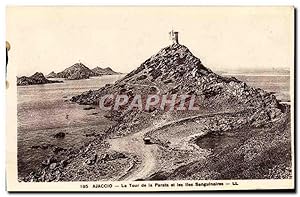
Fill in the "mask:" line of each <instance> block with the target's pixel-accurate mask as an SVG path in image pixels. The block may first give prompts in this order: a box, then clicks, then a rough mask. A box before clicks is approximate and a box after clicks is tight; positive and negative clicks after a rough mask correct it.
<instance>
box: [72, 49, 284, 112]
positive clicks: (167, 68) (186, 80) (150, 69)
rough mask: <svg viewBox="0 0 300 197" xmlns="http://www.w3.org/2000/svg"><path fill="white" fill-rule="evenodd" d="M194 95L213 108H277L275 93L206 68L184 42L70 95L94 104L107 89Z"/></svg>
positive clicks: (83, 102)
mask: <svg viewBox="0 0 300 197" xmlns="http://www.w3.org/2000/svg"><path fill="white" fill-rule="evenodd" d="M153 90H154V93H155V92H156V93H157V92H159V94H196V95H199V96H202V97H203V101H202V102H203V103H202V106H203V107H206V108H211V109H215V110H221V109H223V108H224V109H230V108H232V107H237V108H248V107H256V108H260V107H264V108H274V109H275V108H277V109H279V108H280V105H279V103H278V101H277V100H276V98H275V96H274V95H272V94H270V93H267V92H265V91H264V90H262V89H255V88H252V87H249V86H248V85H247V84H245V83H244V82H242V81H239V80H237V79H236V78H234V77H230V78H227V77H222V76H220V75H217V74H215V73H214V72H212V71H211V70H210V69H208V68H207V67H205V66H204V65H203V64H202V63H201V61H200V59H199V58H197V57H195V56H194V55H193V54H192V53H191V52H190V50H189V49H188V48H187V47H185V46H184V45H180V44H173V45H171V46H168V47H166V48H163V49H162V50H160V51H159V52H158V53H157V54H156V55H153V56H152V57H150V58H149V59H147V60H146V61H145V62H144V63H142V64H141V65H140V66H139V67H138V68H137V69H136V70H134V71H132V72H130V73H129V74H127V75H126V76H125V77H124V78H123V79H121V80H119V81H117V82H116V83H115V84H113V85H112V86H106V87H103V88H100V89H99V90H96V91H89V92H85V93H83V94H82V95H78V96H75V97H73V99H72V100H73V101H75V102H78V103H80V104H97V101H98V99H99V98H100V97H101V96H102V95H103V94H106V93H107V92H114V93H118V92H120V91H122V92H123V93H128V95H129V94H130V93H142V94H147V93H153Z"/></svg>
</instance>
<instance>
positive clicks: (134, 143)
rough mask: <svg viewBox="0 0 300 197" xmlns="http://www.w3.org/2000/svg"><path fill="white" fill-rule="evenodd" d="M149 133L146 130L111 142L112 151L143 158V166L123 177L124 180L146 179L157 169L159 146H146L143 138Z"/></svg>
mask: <svg viewBox="0 0 300 197" xmlns="http://www.w3.org/2000/svg"><path fill="white" fill-rule="evenodd" d="M147 132H149V130H147V129H145V130H143V131H140V132H138V133H135V134H133V135H128V136H125V137H122V138H115V139H110V140H109V143H110V144H111V147H110V148H111V150H114V151H118V152H127V153H133V154H135V155H137V156H139V157H140V158H141V164H140V165H139V166H138V169H137V170H136V171H134V172H132V173H129V174H127V175H125V176H124V177H122V180H131V181H134V180H136V179H141V178H145V177H147V176H148V175H150V173H151V171H152V170H153V169H154V168H155V163H156V158H155V152H156V151H157V145H155V144H148V145H145V144H144V142H143V136H144V134H146V133H147Z"/></svg>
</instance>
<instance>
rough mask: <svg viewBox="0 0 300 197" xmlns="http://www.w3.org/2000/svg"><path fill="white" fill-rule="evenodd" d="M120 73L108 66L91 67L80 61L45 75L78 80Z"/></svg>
mask: <svg viewBox="0 0 300 197" xmlns="http://www.w3.org/2000/svg"><path fill="white" fill-rule="evenodd" d="M118 74H121V73H119V72H116V71H114V70H112V69H111V68H110V67H107V68H100V67H98V66H97V67H95V68H93V69H90V68H88V67H87V66H85V65H84V64H82V63H75V64H74V65H72V66H70V67H68V68H66V69H65V70H63V71H61V72H58V73H55V72H54V71H52V72H50V73H49V74H48V75H46V77H47V78H64V79H67V80H79V79H89V78H90V77H96V76H102V75H118Z"/></svg>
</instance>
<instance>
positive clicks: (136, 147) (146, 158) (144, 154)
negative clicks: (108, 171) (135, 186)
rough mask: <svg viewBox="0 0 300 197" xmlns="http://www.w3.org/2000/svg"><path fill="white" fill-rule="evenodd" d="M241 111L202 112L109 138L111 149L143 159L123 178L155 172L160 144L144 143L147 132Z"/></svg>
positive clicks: (140, 176) (141, 176)
mask: <svg viewBox="0 0 300 197" xmlns="http://www.w3.org/2000/svg"><path fill="white" fill-rule="evenodd" d="M240 112H242V111H240ZM240 112H219V113H211V114H201V115H195V116H191V117H186V118H181V119H178V120H174V121H168V122H167V121H162V122H160V123H159V124H157V125H155V126H153V127H148V128H146V129H144V130H142V131H140V132H137V133H134V134H130V135H127V136H125V137H120V138H114V139H109V140H108V142H109V143H110V144H111V147H110V149H111V150H114V151H118V152H127V153H131V154H134V155H137V156H139V157H140V158H141V160H142V161H141V164H140V165H139V166H138V168H137V169H136V170H135V171H130V172H128V174H126V175H125V176H124V177H122V180H130V181H134V180H137V179H143V178H146V177H148V176H149V175H151V173H153V169H154V168H155V165H156V163H157V161H156V154H157V148H158V145H156V144H147V145H146V144H144V141H143V137H144V135H145V134H146V133H148V132H150V131H153V130H156V129H159V128H162V127H166V126H171V125H173V124H175V123H179V122H184V121H187V120H191V119H195V118H204V117H211V116H215V115H220V114H227V115H228V114H232V113H240Z"/></svg>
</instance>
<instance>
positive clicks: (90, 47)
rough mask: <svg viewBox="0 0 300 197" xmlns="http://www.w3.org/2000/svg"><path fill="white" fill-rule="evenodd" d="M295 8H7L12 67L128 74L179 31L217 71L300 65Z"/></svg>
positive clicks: (27, 70)
mask: <svg viewBox="0 0 300 197" xmlns="http://www.w3.org/2000/svg"><path fill="white" fill-rule="evenodd" d="M293 24H294V21H293V8H292V7H138V6H136V7H76V6H72V7H62V6H60V7H54V6H52V7H8V8H7V10H6V38H7V40H8V41H9V43H10V45H11V49H10V51H9V65H8V66H9V67H16V68H17V75H18V76H21V75H32V74H33V73H35V72H37V71H39V72H43V73H44V74H48V73H49V72H51V71H55V72H59V71H62V70H64V69H65V68H67V67H69V66H71V65H73V64H74V63H76V62H79V61H80V62H82V63H83V64H85V65H86V66H88V67H90V68H93V67H96V66H100V67H107V66H109V67H111V68H112V69H113V70H116V71H119V72H123V73H127V72H130V71H131V70H133V69H135V68H137V67H138V66H139V65H140V64H141V63H142V62H144V61H145V60H146V59H147V58H149V57H150V56H152V55H154V54H155V53H157V52H158V51H159V50H160V49H161V48H164V47H166V46H168V45H170V43H171V42H170V40H169V37H168V32H169V31H170V30H172V29H174V30H176V31H179V43H180V44H183V45H185V46H187V47H188V48H189V49H190V51H191V52H192V53H193V54H194V55H195V56H197V57H198V58H200V60H201V61H202V63H203V64H204V65H205V66H207V67H209V68H210V69H212V70H238V69H252V68H253V69H254V68H260V69H265V68H266V69H267V68H290V67H291V66H293V61H294V52H293V48H294V47H293V43H294V40H293V33H294V29H293V28H294V27H293Z"/></svg>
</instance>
